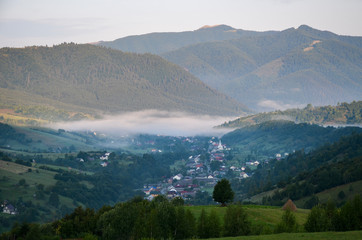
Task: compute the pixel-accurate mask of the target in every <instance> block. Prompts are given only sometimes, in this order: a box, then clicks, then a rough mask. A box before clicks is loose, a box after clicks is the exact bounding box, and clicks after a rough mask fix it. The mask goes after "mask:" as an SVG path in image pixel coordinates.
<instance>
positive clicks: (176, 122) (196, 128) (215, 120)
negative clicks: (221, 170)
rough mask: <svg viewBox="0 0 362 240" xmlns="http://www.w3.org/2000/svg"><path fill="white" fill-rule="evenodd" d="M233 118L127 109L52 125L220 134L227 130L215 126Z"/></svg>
mask: <svg viewBox="0 0 362 240" xmlns="http://www.w3.org/2000/svg"><path fill="white" fill-rule="evenodd" d="M235 118H236V117H221V116H208V115H195V114H190V113H182V112H168V111H158V110H144V111H138V112H127V113H123V114H120V115H117V116H105V117H104V118H103V119H101V120H85V121H77V122H64V123H56V124H53V125H52V127H53V128H55V129H65V130H67V131H86V130H93V131H100V132H104V133H108V134H112V135H126V134H155V135H157V134H159V135H168V136H195V135H213V136H221V135H223V134H225V133H226V132H228V131H230V130H225V129H214V128H213V127H214V126H217V125H220V124H222V123H224V122H225V121H229V120H233V119H235Z"/></svg>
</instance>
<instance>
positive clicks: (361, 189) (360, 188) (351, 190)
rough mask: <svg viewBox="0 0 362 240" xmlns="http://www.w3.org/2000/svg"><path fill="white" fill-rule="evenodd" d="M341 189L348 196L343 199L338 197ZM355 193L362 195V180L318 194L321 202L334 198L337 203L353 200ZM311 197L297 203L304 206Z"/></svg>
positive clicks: (296, 202)
mask: <svg viewBox="0 0 362 240" xmlns="http://www.w3.org/2000/svg"><path fill="white" fill-rule="evenodd" d="M341 191H343V192H344V193H345V195H346V197H345V198H343V199H340V198H338V194H339V192H341ZM355 195H362V180H361V181H356V182H352V183H347V184H344V185H340V186H337V187H334V188H331V189H327V190H325V191H323V192H320V193H317V194H316V196H317V197H318V199H319V201H320V202H321V203H326V202H328V200H333V201H334V202H336V203H338V202H341V201H343V202H344V201H348V200H352V199H353V198H354V196H355ZM309 198H310V197H306V198H302V199H300V200H298V201H295V204H297V205H300V206H303V205H304V203H305V202H306V201H307V200H308V199H309Z"/></svg>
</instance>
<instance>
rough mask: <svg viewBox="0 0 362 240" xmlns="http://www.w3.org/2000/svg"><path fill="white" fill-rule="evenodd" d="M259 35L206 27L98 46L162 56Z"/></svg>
mask: <svg viewBox="0 0 362 240" xmlns="http://www.w3.org/2000/svg"><path fill="white" fill-rule="evenodd" d="M268 33H269V32H264V33H259V32H255V31H245V30H238V29H234V28H232V27H230V26H227V25H216V26H204V27H202V28H200V29H198V30H195V31H186V32H169V33H149V34H143V35H138V36H129V37H124V38H119V39H116V40H114V41H108V42H105V41H101V42H98V43H96V45H100V46H105V47H110V48H114V49H118V50H122V51H125V52H135V53H154V54H162V53H165V52H169V51H173V50H176V49H178V48H181V47H184V46H188V45H193V44H197V43H203V42H212V41H222V40H230V39H237V38H239V37H241V36H254V35H258V34H268ZM270 33H271V32H270Z"/></svg>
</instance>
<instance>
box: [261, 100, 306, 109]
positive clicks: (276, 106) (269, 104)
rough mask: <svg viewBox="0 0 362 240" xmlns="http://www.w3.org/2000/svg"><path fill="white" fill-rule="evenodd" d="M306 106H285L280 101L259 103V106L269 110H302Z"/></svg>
mask: <svg viewBox="0 0 362 240" xmlns="http://www.w3.org/2000/svg"><path fill="white" fill-rule="evenodd" d="M305 105H306V104H284V103H282V102H280V101H274V100H268V99H267V100H262V101H260V102H259V103H258V106H260V107H263V108H267V109H269V110H286V109H290V108H302V107H303V106H305Z"/></svg>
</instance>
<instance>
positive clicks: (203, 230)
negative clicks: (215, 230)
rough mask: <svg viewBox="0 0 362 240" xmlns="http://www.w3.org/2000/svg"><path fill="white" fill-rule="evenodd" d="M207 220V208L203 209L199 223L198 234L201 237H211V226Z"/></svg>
mask: <svg viewBox="0 0 362 240" xmlns="http://www.w3.org/2000/svg"><path fill="white" fill-rule="evenodd" d="M207 220H208V216H207V213H206V212H205V209H202V210H201V214H200V217H199V220H198V223H197V235H198V236H199V238H209V228H208V224H207Z"/></svg>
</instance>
